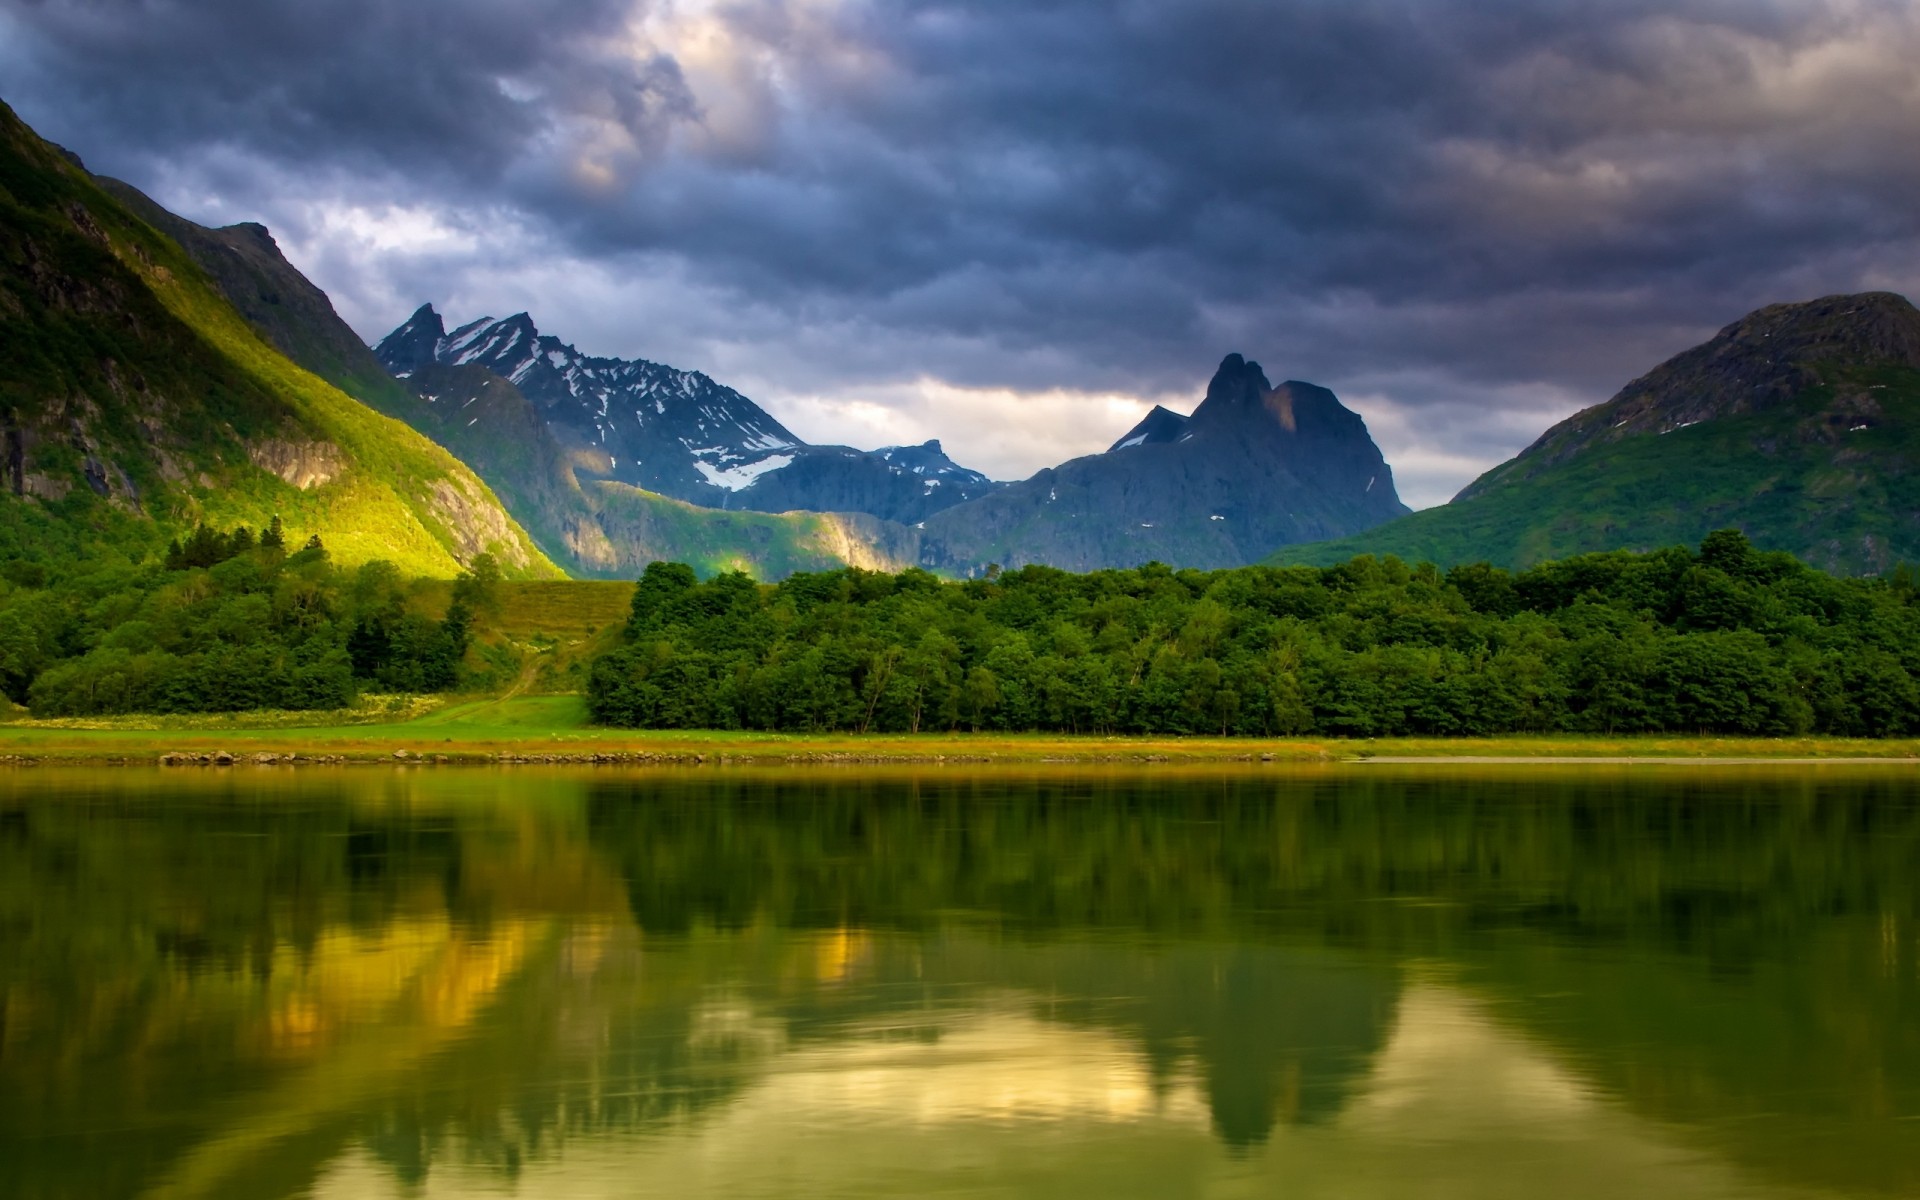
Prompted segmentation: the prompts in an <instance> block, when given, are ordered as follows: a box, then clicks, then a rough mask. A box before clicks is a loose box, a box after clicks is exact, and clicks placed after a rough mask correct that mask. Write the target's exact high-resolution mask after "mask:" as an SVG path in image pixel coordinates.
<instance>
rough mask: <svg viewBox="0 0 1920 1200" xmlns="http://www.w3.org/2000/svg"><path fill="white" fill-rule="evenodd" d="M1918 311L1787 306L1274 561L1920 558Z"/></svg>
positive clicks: (1880, 297) (1858, 569)
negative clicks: (1693, 547)
mask: <svg viewBox="0 0 1920 1200" xmlns="http://www.w3.org/2000/svg"><path fill="white" fill-rule="evenodd" d="M1917 466H1920V312H1916V311H1915V309H1914V307H1913V305H1911V304H1910V303H1908V302H1907V300H1906V299H1905V298H1904V297H1901V296H1896V295H1893V294H1891V293H1888V292H1869V293H1865V294H1862V295H1853V296H1827V297H1824V298H1822V299H1819V300H1813V301H1809V302H1806V303H1803V304H1776V305H1772V306H1769V307H1767V308H1763V309H1760V310H1758V311H1757V312H1753V313H1750V314H1748V315H1747V316H1745V317H1743V318H1741V319H1740V320H1738V321H1736V322H1734V323H1733V324H1731V325H1729V326H1727V327H1726V328H1725V329H1723V330H1721V331H1720V333H1719V334H1717V335H1716V336H1715V337H1714V338H1713V339H1711V340H1710V341H1708V342H1706V343H1704V344H1702V345H1699V346H1696V347H1694V348H1693V349H1691V350H1688V351H1685V352H1684V353H1681V354H1678V355H1676V356H1674V357H1673V358H1671V359H1669V360H1667V361H1666V362H1664V363H1662V364H1661V365H1660V366H1658V367H1656V368H1654V369H1653V370H1652V371H1649V372H1648V373H1647V374H1645V375H1643V376H1641V377H1640V378H1639V379H1636V380H1634V381H1633V382H1632V383H1630V384H1628V385H1627V386H1626V387H1625V388H1623V389H1621V391H1620V393H1619V394H1618V395H1616V396H1615V397H1614V398H1613V399H1611V400H1609V401H1607V402H1606V403H1604V404H1599V405H1595V406H1594V407H1592V408H1589V409H1586V410H1584V411H1582V412H1580V413H1577V414H1575V415H1574V416H1572V417H1570V418H1568V419H1567V420H1565V421H1562V422H1561V423H1560V424H1558V425H1556V426H1554V427H1553V428H1552V429H1549V430H1548V431H1547V432H1546V433H1545V434H1543V435H1541V437H1540V439H1539V440H1538V441H1536V442H1535V443H1534V444H1533V445H1532V446H1529V447H1528V448H1527V449H1526V450H1525V451H1523V452H1522V453H1521V454H1520V455H1518V456H1517V457H1515V458H1514V459H1512V460H1511V461H1509V462H1506V463H1503V464H1502V465H1500V466H1498V467H1496V468H1494V469H1493V470H1491V471H1489V472H1487V473H1486V474H1485V475H1483V476H1481V477H1480V478H1479V479H1478V480H1475V481H1474V483H1473V484H1472V485H1471V486H1469V487H1468V488H1467V489H1466V490H1464V491H1462V492H1461V493H1460V495H1459V496H1457V497H1456V498H1455V499H1454V501H1453V502H1452V503H1451V504H1447V505H1444V506H1442V507H1440V508H1435V509H1429V510H1427V511H1425V512H1421V513H1417V514H1415V515H1413V516H1411V517H1408V518H1406V519H1405V520H1403V521H1397V522H1394V523H1393V524H1391V525H1388V526H1385V527H1382V528H1380V529H1378V530H1374V531H1371V532H1369V533H1367V534H1364V535H1362V536H1359V537H1355V538H1349V539H1346V540H1343V541H1337V542H1331V543H1328V544H1327V545H1324V546H1313V547H1300V548H1297V549H1290V550H1283V551H1281V552H1280V553H1279V554H1278V555H1276V556H1275V560H1276V561H1286V562H1313V563H1329V562H1337V561H1340V560H1343V559H1345V558H1348V557H1350V556H1351V555H1354V554H1358V553H1391V554H1398V555H1400V556H1401V557H1403V558H1413V559H1429V560H1431V561H1434V562H1437V563H1441V564H1443V565H1450V564H1453V563H1461V562H1472V561H1476V560H1487V561H1490V562H1492V563H1494V564H1496V565H1500V566H1509V567H1524V566H1528V565H1531V564H1533V563H1536V562H1539V561H1542V560H1544V559H1549V558H1562V557H1566V556H1568V555H1572V554H1580V553H1586V552H1590V551H1600V550H1616V549H1634V550H1645V549H1653V548H1657V547H1660V546H1665V545H1673V544H1680V543H1691V542H1697V541H1698V540H1699V539H1701V538H1702V537H1704V536H1705V535H1706V534H1707V533H1709V532H1711V531H1713V530H1715V529H1722V528H1727V527H1734V528H1738V529H1740V530H1742V531H1744V532H1745V533H1746V534H1747V536H1748V537H1749V538H1750V539H1751V540H1752V541H1753V542H1754V543H1755V544H1756V545H1759V546H1761V547H1763V548H1765V549H1769V550H1786V551H1789V552H1791V553H1793V554H1795V555H1797V556H1799V557H1800V558H1802V559H1805V560H1806V561H1808V562H1810V563H1813V564H1814V565H1816V566H1820V567H1823V568H1825V569H1827V570H1831V571H1837V572H1841V573H1847V574H1871V573H1876V572H1879V571H1884V570H1887V569H1888V568H1890V567H1892V566H1893V565H1894V564H1896V563H1898V562H1903V561H1911V560H1914V559H1920V478H1917V477H1916V474H1915V468H1916V467H1917Z"/></svg>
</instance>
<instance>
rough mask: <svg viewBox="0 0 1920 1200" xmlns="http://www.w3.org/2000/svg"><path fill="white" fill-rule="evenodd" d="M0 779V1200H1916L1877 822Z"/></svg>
mask: <svg viewBox="0 0 1920 1200" xmlns="http://www.w3.org/2000/svg"><path fill="white" fill-rule="evenodd" d="M1387 771H1388V769H1386V768H1377V767H1376V768H1345V769H1329V770H1326V771H1322V772H1318V773H1290V774H1276V773H1273V772H1270V771H1269V772H1265V773H1237V774H1236V773H1219V774H1172V773H1167V772H1165V771H1162V772H1159V773H1151V774H1124V773H1120V774H1105V773H1096V772H1088V771H1078V772H1071V773H1069V772H1064V771H1063V772H1061V773H1057V774H1051V775H1035V774H973V775H969V774H961V773H955V772H951V771H948V772H934V771H927V772H920V773H917V774H916V773H905V772H903V773H893V774H856V773H845V774H841V773H832V772H827V771H818V772H815V773H812V774H806V775H751V774H736V775H727V774H722V773H719V772H715V771H707V772H688V773H684V774H664V773H658V772H656V773H649V774H624V773H614V772H602V773H592V772H574V773H563V772H555V773H539V772H535V771H530V770H519V771H510V772H491V771H470V772H469V771H459V770H448V769H441V770H414V771H393V772H389V771H384V770H356V771H343V772H321V771H310V770H303V771H297V772H296V771H285V770H272V769H256V770H238V771H232V772H220V773H215V772H210V771H190V772H175V773H169V774H164V775H163V774H148V773H144V772H139V771H131V770H129V771H120V772H111V773H106V772H102V773H80V772H57V771H40V772H33V771H27V772H13V773H10V774H5V775H0V1196H7V1197H13V1198H16V1200H37V1198H41V1197H63V1198H64V1197H88V1198H95V1197H122V1196H125V1197H132V1196H155V1197H216V1196H217V1197H275V1196H316V1197H389V1196H394V1197H398V1196H409V1197H440V1196H502V1195H517V1196H522V1197H542V1196H567V1197H627V1196H727V1197H751V1196H805V1197H819V1196H1001V1197H1026V1196H1036V1197H1038V1196H1045V1197H1063V1196H1083V1195H1084V1196H1101V1197H1126V1196H1143V1197H1182V1196H1221V1197H1230V1196H1288V1197H1312V1196H1339V1197H1375V1196H1378V1197H1383V1198H1384V1197H1396V1198H1397V1197H1407V1196H1416V1197H1418V1196H1460V1197H1498V1196H1515V1197H1522V1196H1524V1197H1540V1196H1551V1197H1554V1198H1555V1200H1564V1198H1571V1197H1587V1196H1592V1197H1609V1198H1611V1197H1620V1196H1645V1197H1708V1196H1715V1197H1719V1196H1726V1197H1731V1196H1754V1197H1787V1196H1914V1195H1920V944H1917V942H1920V925H1916V916H1920V911H1917V905H1916V892H1917V891H1920V777H1916V775H1915V773H1913V772H1910V771H1904V770H1899V771H1896V770H1891V769H1881V770H1873V769H1865V768H1848V769H1840V768H1821V769H1818V770H1797V769H1784V768H1781V769H1755V770H1744V771H1729V772H1711V771H1706V770H1701V769H1691V770H1678V769H1676V770H1659V769H1652V768H1638V769H1613V770H1601V771H1585V772H1576V771H1551V770H1545V769H1518V770H1516V769H1507V770H1505V771H1504V772H1500V771H1495V772H1487V771H1482V772H1480V773H1469V772H1468V771H1465V770H1459V769H1455V770H1445V771H1437V772H1436V771H1428V772H1426V773H1424V774H1414V773H1399V774H1394V773H1387Z"/></svg>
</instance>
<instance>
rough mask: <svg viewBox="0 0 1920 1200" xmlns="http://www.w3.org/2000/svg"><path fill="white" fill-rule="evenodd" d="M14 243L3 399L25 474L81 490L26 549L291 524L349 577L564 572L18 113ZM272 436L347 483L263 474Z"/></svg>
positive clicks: (6, 142) (2, 284) (10, 192)
mask: <svg viewBox="0 0 1920 1200" xmlns="http://www.w3.org/2000/svg"><path fill="white" fill-rule="evenodd" d="M0 230H3V231H4V234H3V236H0V328H3V329H4V334H5V338H6V341H7V344H8V350H9V353H8V355H7V361H6V362H5V364H4V367H0V384H4V393H5V396H6V399H7V401H8V402H9V403H8V405H7V408H8V411H9V413H10V414H11V418H12V419H13V420H17V421H18V422H19V423H20V424H21V425H22V426H24V427H25V429H26V432H27V440H28V442H29V447H30V448H29V450H28V457H29V468H28V469H29V470H30V471H34V470H38V471H39V473H41V474H44V475H46V476H48V477H49V478H52V479H53V480H54V481H55V485H56V486H59V485H60V484H61V483H62V481H64V483H65V485H66V486H67V487H68V489H69V490H68V496H67V498H66V499H65V500H64V501H59V502H56V503H53V504H42V503H41V502H40V501H37V500H31V499H28V500H22V501H12V502H10V503H8V507H9V508H10V509H11V510H12V511H10V512H9V513H8V514H7V520H8V522H9V524H10V525H12V526H14V527H15V529H16V535H17V536H21V537H22V538H23V540H26V541H29V542H30V541H31V538H32V535H33V534H34V533H35V531H36V530H39V531H41V532H44V533H45V534H46V535H47V536H50V537H53V538H55V539H56V540H57V539H61V538H66V537H69V536H73V535H72V534H71V530H72V528H73V527H74V526H75V525H76V523H85V524H87V525H90V526H92V527H93V528H94V531H95V532H97V533H99V534H100V535H101V536H106V537H110V538H117V539H118V540H121V541H125V542H130V543H139V542H142V541H144V542H145V543H146V544H148V545H151V544H152V543H153V542H154V541H155V540H158V539H163V538H164V536H165V535H166V534H167V533H168V532H170V531H177V530H178V529H180V528H182V527H184V526H187V525H190V524H191V523H192V522H193V521H195V520H201V519H205V520H209V521H212V522H215V523H218V524H223V525H232V524H235V523H240V522H245V523H247V524H251V525H255V526H260V525H264V524H265V523H266V522H267V520H269V519H270V518H271V517H272V516H273V515H274V514H275V513H279V514H281V515H282V517H283V519H284V520H285V522H286V524H287V526H288V528H289V531H290V533H292V534H293V535H294V536H295V537H304V536H305V535H306V534H308V533H310V532H318V533H321V534H322V535H323V537H324V538H325V540H326V541H327V543H328V545H329V547H330V548H331V549H332V550H333V552H334V553H335V555H336V556H337V557H339V558H341V559H343V560H345V561H349V562H352V561H362V560H366V559H372V558H385V559H388V560H391V561H394V562H396V563H398V564H399V565H400V566H401V567H402V568H403V569H407V570H411V571H416V572H421V573H429V574H450V573H452V572H453V571H455V570H457V569H458V566H459V562H458V559H457V555H459V554H460V553H461V552H462V551H463V550H465V551H471V550H475V549H478V548H482V547H486V546H489V545H490V546H491V548H493V549H495V550H496V552H497V553H499V554H500V555H501V557H502V559H503V561H505V562H506V563H507V564H508V567H509V570H510V571H514V572H517V573H523V574H530V575H536V576H540V575H545V576H551V575H555V574H557V573H558V572H557V570H556V568H554V567H553V565H552V564H551V563H550V562H549V561H547V560H546V558H545V557H544V556H543V555H541V554H540V553H539V551H538V550H537V549H536V548H534V547H533V546H532V543H531V542H530V541H529V540H528V539H527V537H526V535H525V534H524V532H522V531H521V530H519V529H518V528H517V527H516V526H515V525H514V524H513V523H512V521H511V520H510V519H509V518H507V517H506V516H505V514H504V510H500V509H499V508H498V506H497V502H495V501H494V500H493V499H492V497H491V496H490V495H489V493H488V492H487V491H486V488H485V485H484V484H481V483H480V482H479V480H478V479H477V478H475V477H473V476H472V474H471V473H470V472H468V471H467V470H466V468H465V467H463V466H462V465H461V464H460V463H459V462H458V461H457V460H455V459H454V458H453V457H452V456H451V455H449V454H447V453H446V452H445V451H444V450H442V449H440V448H439V447H436V446H434V445H433V444H432V443H430V442H428V441H427V440H426V439H424V438H422V437H420V436H419V435H417V434H415V433H414V432H413V431H412V430H410V429H408V428H407V427H406V426H405V425H403V424H401V423H400V422H397V421H393V420H391V419H388V418H385V417H382V416H380V415H379V414H377V413H375V412H373V411H372V410H370V409H368V408H367V407H366V406H365V405H363V404H361V403H359V402H357V401H355V400H353V399H352V398H350V397H348V396H347V395H345V394H344V393H342V392H340V391H339V390H338V389H337V388H334V387H333V386H331V385H329V384H327V383H326V382H324V381H322V380H320V379H319V378H317V377H316V376H314V375H312V374H310V373H308V372H307V371H305V370H302V369H301V368H299V367H297V366H295V365H294V364H293V363H291V362H290V361H288V360H287V359H286V358H285V357H284V356H282V355H281V354H279V353H278V352H277V351H275V350H274V349H273V348H271V347H270V346H268V345H267V344H266V343H265V342H263V341H262V340H261V338H260V337H259V336H258V335H257V334H256V332H255V331H254V330H253V329H252V327H250V326H249V325H248V324H247V323H246V321H244V320H243V319H242V318H241V317H240V316H239V314H238V313H236V312H235V311H234V309H233V308H232V306H231V305H230V304H229V303H228V302H227V301H226V300H225V299H224V298H223V297H222V296H221V295H220V294H219V293H218V292H217V291H216V290H215V288H214V286H213V284H212V283H211V281H210V280H209V279H208V278H207V276H206V275H205V274H204V272H202V271H201V270H200V268H199V267H198V266H197V265H196V264H195V263H194V262H193V261H192V260H191V259H190V258H189V257H188V256H187V255H186V254H185V253H184V251H182V250H181V248H180V247H179V246H178V245H177V244H175V243H174V242H173V241H171V240H170V239H168V238H167V237H165V236H164V235H162V234H161V233H159V232H158V231H157V230H155V229H154V228H153V227H152V226H150V225H148V224H147V223H146V222H144V221H142V220H141V219H139V218H138V217H137V216H135V215H134V214H133V213H131V212H130V211H129V210H128V209H127V208H126V207H125V206H124V205H123V204H121V203H120V202H119V201H118V200H116V199H115V198H113V197H112V196H110V195H108V194H107V193H106V192H105V191H103V190H102V189H101V188H100V187H99V186H98V185H97V184H96V183H95V182H94V181H93V180H92V178H91V177H90V176H88V175H86V174H85V172H83V171H81V170H80V169H79V168H77V167H75V166H73V165H72V164H71V163H69V162H68V161H67V160H66V159H65V158H64V157H62V156H61V155H59V154H58V152H57V151H55V150H53V149H52V148H51V147H49V146H47V145H46V144H45V143H44V142H41V141H40V139H38V138H37V137H35V136H34V134H33V133H32V131H31V130H29V129H27V127H26V126H25V125H24V124H22V123H20V122H19V121H18V119H17V118H16V117H14V115H13V114H12V112H11V111H10V110H6V109H5V108H4V106H0ZM72 426H77V427H79V428H80V429H81V431H82V433H83V435H84V437H82V436H81V435H74V436H73V438H72V439H71V440H72V441H74V442H76V443H79V442H82V441H84V442H86V443H90V444H91V446H90V450H91V453H92V454H95V455H97V456H98V458H99V459H102V460H104V461H105V462H106V463H107V464H108V466H109V468H110V469H111V471H110V476H109V477H110V479H118V478H120V476H118V475H116V474H114V473H115V472H117V473H123V474H124V484H125V486H124V487H121V486H114V487H113V492H112V496H111V501H112V502H95V501H94V499H93V497H92V496H91V494H90V493H89V491H88V489H87V488H86V487H85V483H84V480H82V479H80V478H79V474H78V472H79V469H80V467H81V465H82V458H83V454H82V452H81V449H80V447H79V446H77V445H76V446H73V447H71V448H70V447H69V446H67V445H66V444H65V442H66V441H67V440H68V439H66V438H63V437H62V436H60V435H61V434H62V433H64V432H65V430H66V429H67V428H69V427H72ZM267 438H280V439H291V440H296V441H298V440H312V441H321V442H327V443H331V444H332V445H333V446H335V447H337V448H338V449H339V451H341V452H342V453H343V455H344V457H345V459H346V460H347V463H348V469H347V470H345V471H344V472H343V473H342V474H341V475H340V476H339V477H338V478H336V479H335V480H334V481H332V482H329V483H326V484H323V485H321V486H318V487H314V488H312V489H310V490H306V491H302V490H300V489H298V488H295V487H293V486H291V485H289V484H287V483H285V482H283V481H282V480H281V479H280V478H279V477H278V476H276V475H274V474H272V473H270V472H268V471H266V470H263V469H261V468H259V467H256V466H255V465H253V463H252V462H251V461H250V460H249V459H248V456H247V448H248V446H249V445H250V444H257V443H258V442H259V441H260V440H262V439H267ZM436 481H439V482H442V483H443V484H450V485H452V486H454V487H455V488H456V489H457V491H458V492H459V493H461V494H462V496H463V501H462V504H461V505H460V507H461V508H463V509H464V510H465V511H464V512H460V513H453V514H444V513H440V512H436V511H435V506H434V503H433V501H432V498H431V490H430V489H431V488H432V485H433V484H434V483H435V482H436ZM76 483H78V485H79V486H74V485H75V484H76ZM136 497H137V507H136ZM142 513H143V514H144V515H146V516H151V517H153V518H156V521H155V523H153V524H148V523H147V522H145V521H144V520H142V519H141V517H140V514H142ZM63 526H64V527H65V528H62V527H63ZM82 536H83V540H84V535H82Z"/></svg>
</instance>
